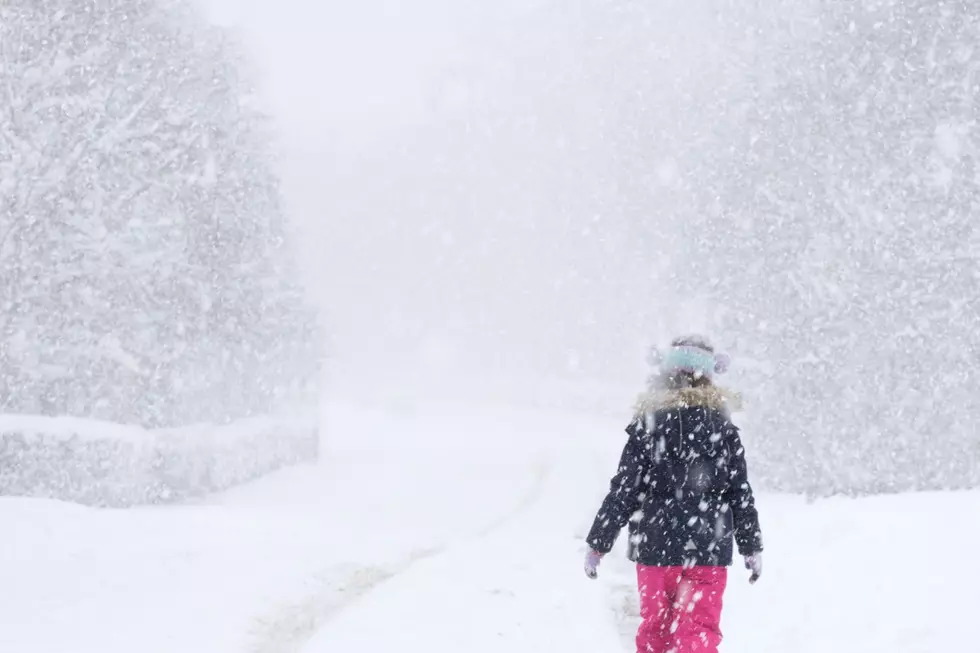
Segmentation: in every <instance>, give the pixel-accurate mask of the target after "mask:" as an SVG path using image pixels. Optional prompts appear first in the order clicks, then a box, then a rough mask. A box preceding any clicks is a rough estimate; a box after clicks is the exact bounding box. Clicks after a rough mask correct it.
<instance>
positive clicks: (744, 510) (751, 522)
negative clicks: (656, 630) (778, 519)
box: [587, 386, 762, 566]
mask: <svg viewBox="0 0 980 653" xmlns="http://www.w3.org/2000/svg"><path fill="white" fill-rule="evenodd" d="M626 432H627V434H628V435H629V439H628V440H627V442H626V446H625V447H624V448H623V454H622V456H621V458H620V461H619V469H618V471H617V473H616V475H615V476H613V478H612V481H611V482H610V489H609V494H608V495H606V498H605V500H604V501H603V502H602V507H601V508H600V509H599V512H598V514H597V515H596V518H595V521H594V523H593V524H592V529H591V531H590V532H589V536H588V538H587V542H588V544H589V546H591V547H592V548H593V549H595V550H596V551H599V552H600V553H608V552H609V550H610V549H612V546H613V544H614V543H615V541H616V538H617V536H618V535H619V532H620V530H621V529H622V528H623V527H624V526H626V525H627V523H628V522H630V521H631V520H632V521H633V522H635V523H633V524H631V528H630V531H631V535H632V536H633V539H634V542H635V559H636V561H637V562H639V563H640V564H643V565H650V566H685V565H720V566H727V565H730V564H731V563H732V539H733V537H734V540H735V542H736V543H737V545H738V550H739V553H741V554H742V555H748V554H751V553H756V552H759V551H762V534H761V532H760V529H759V516H758V513H757V512H756V509H755V499H754V497H753V495H752V487H751V486H750V485H749V479H748V474H747V471H746V465H745V450H744V448H743V447H742V442H741V439H740V438H739V434H738V428H737V427H736V426H735V425H734V424H732V422H731V419H730V418H729V413H728V410H727V407H726V404H725V395H724V394H723V393H722V392H721V391H720V390H719V389H717V388H715V387H713V386H707V387H702V388H684V389H681V390H675V391H665V392H663V393H659V394H653V395H651V396H650V397H648V398H647V399H646V401H644V402H643V404H642V405H641V406H640V408H639V410H638V411H637V415H636V417H635V418H634V420H633V421H632V422H631V423H630V425H629V426H628V427H627V428H626Z"/></svg>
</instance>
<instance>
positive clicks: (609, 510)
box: [586, 425, 649, 553]
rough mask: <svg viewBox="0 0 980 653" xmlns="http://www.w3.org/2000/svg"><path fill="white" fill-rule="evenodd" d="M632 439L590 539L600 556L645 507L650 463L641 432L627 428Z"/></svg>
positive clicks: (594, 523) (620, 461)
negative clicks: (641, 508) (644, 492)
mask: <svg viewBox="0 0 980 653" xmlns="http://www.w3.org/2000/svg"><path fill="white" fill-rule="evenodd" d="M626 432H627V433H629V439H628V440H627V441H626V445H625V446H624V447H623V453H622V455H621V456H620V459H619V467H618V469H617V470H616V475H615V476H613V477H612V480H611V481H610V482H609V493H608V494H607V495H606V498H605V499H604V500H603V502H602V506H601V507H600V508H599V512H598V513H597V514H596V516H595V520H594V521H593V522H592V529H591V530H590V531H589V535H588V537H587V538H586V542H587V543H588V545H589V546H590V547H592V548H593V549H594V550H595V551H598V552H599V553H608V552H609V551H610V550H611V549H612V547H613V544H615V543H616V537H617V536H618V535H619V531H620V530H622V528H623V527H624V526H626V524H627V523H628V522H629V520H630V517H631V516H632V515H633V513H635V512H636V511H637V510H639V509H640V506H641V504H642V498H641V495H642V493H643V491H644V489H645V487H646V485H647V481H648V479H647V474H648V473H649V469H648V468H649V462H648V460H649V459H648V457H647V452H646V451H645V450H644V446H643V441H642V440H641V438H640V431H639V430H638V429H636V428H633V425H630V428H627V430H626Z"/></svg>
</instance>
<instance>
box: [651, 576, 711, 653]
mask: <svg viewBox="0 0 980 653" xmlns="http://www.w3.org/2000/svg"><path fill="white" fill-rule="evenodd" d="M636 576H637V585H638V587H639V590H640V616H641V617H642V618H643V623H641V624H640V629H639V630H638V631H637V632H636V650H637V653H717V652H718V645H719V644H721V627H720V624H721V605H722V595H723V594H724V593H725V585H726V584H727V582H728V568H727V567H688V568H684V567H647V566H645V565H637V566H636Z"/></svg>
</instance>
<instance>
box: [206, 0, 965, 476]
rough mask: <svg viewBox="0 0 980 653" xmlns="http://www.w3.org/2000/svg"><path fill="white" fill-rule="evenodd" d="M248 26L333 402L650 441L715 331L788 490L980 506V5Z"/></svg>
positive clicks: (816, 6)
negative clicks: (696, 336) (324, 332)
mask: <svg viewBox="0 0 980 653" xmlns="http://www.w3.org/2000/svg"><path fill="white" fill-rule="evenodd" d="M233 13H234V12H233ZM226 18H227V19H228V20H229V23H232V24H237V25H240V26H244V27H245V28H246V31H247V33H248V35H249V39H250V42H251V43H252V44H253V46H254V47H255V52H256V53H257V54H258V57H259V60H260V61H261V62H262V65H263V66H264V71H265V82H264V83H265V88H266V89H267V90H268V92H269V97H271V98H273V102H274V103H275V111H276V112H277V115H278V116H279V126H280V130H281V133H282V137H283V141H284V143H285V144H286V145H285V147H286V151H287V152H288V153H289V154H288V156H287V157H286V159H287V164H286V166H287V167H286V169H285V172H284V174H285V179H286V181H287V189H288V197H289V198H290V199H289V201H290V202H291V206H292V207H293V208H294V209H295V211H296V215H297V216H299V217H300V219H301V221H302V222H303V224H304V226H305V229H306V230H307V233H308V234H309V235H308V237H307V239H306V243H305V244H306V247H307V252H306V257H307V259H308V260H309V261H311V262H312V264H311V266H310V268H309V269H310V270H311V271H312V274H313V276H314V281H313V284H314V286H315V287H316V289H317V294H318V297H320V298H321V302H322V304H321V305H322V306H323V308H324V309H325V311H326V313H327V314H328V315H329V318H328V322H329V324H330V330H331V340H330V347H331V351H332V353H333V358H332V361H331V367H330V370H328V372H327V374H328V376H330V375H334V379H335V382H336V383H338V384H341V385H343V384H344V383H353V382H354V380H355V379H369V380H370V382H372V383H374V384H375V385H376V386H384V387H388V386H394V387H395V388H396V389H395V390H393V391H392V394H395V395H397V394H398V393H399V392H401V393H407V394H411V393H412V392H417V391H419V388H420V387H425V388H426V391H433V392H435V391H436V389H435V388H437V387H442V388H443V389H447V388H454V389H456V391H459V390H458V389H459V388H460V387H463V388H468V389H470V390H471V391H473V392H476V393H479V392H481V391H482V388H484V387H485V384H487V383H489V381H490V380H491V379H498V380H500V381H499V382H498V383H496V384H495V385H493V387H492V389H491V390H489V391H488V392H490V393H497V394H499V395H506V394H508V393H509V395H511V396H512V397H513V396H515V395H522V396H523V398H525V399H527V398H538V399H540V400H542V401H543V400H545V398H547V401H551V402H558V403H562V402H564V404H565V405H568V404H582V405H585V402H589V401H590V397H589V396H588V395H589V394H590V393H592V394H594V395H596V396H598V397H600V398H601V401H599V403H600V404H601V406H602V407H603V408H605V409H608V410H620V411H621V412H622V414H623V416H624V418H626V417H627V416H628V410H629V402H630V401H631V399H632V392H634V390H635V389H639V387H640V383H641V380H642V378H643V375H644V373H645V371H646V369H645V364H644V362H643V358H644V353H645V351H646V348H647V347H648V346H649V345H650V344H651V343H653V342H662V341H663V340H664V339H666V338H668V337H670V336H671V335H672V334H674V333H676V332H678V331H690V330H697V331H702V332H706V333H708V334H709V335H710V336H712V337H713V338H714V339H715V341H716V343H717V344H718V345H719V346H721V347H723V348H725V349H727V350H728V351H730V352H731V353H732V354H733V356H734V359H735V366H734V369H733V372H732V374H731V375H730V377H729V378H726V379H725V383H729V384H731V385H734V386H735V387H737V388H738V389H740V390H741V391H743V392H744V393H745V396H746V411H745V414H744V416H742V422H743V423H744V425H745V429H746V431H747V436H746V437H747V438H748V439H750V440H751V442H752V449H753V458H754V460H755V461H756V466H757V467H758V468H759V469H758V472H759V474H760V476H761V478H762V479H764V482H765V483H766V484H767V485H770V486H774V487H777V488H781V489H790V490H799V489H806V490H808V491H812V492H816V493H824V492H834V491H842V490H843V491H888V490H898V489H907V488H927V487H928V488H935V487H961V486H964V485H971V484H974V485H975V484H976V483H977V481H978V480H980V479H978V477H977V471H976V470H977V466H976V465H975V464H974V461H976V460H977V457H978V455H980V440H978V437H977V435H976V432H975V429H974V428H973V426H972V424H973V422H974V419H975V417H976V415H977V413H978V409H980V407H978V403H977V402H978V399H977V392H976V388H977V385H976V380H977V379H976V375H975V373H974V372H973V366H974V363H975V362H976V353H975V352H976V349H975V347H976V343H977V339H978V336H977V335H976V329H975V328H974V325H975V324H976V320H977V310H978V303H977V301H978V300H977V292H976V291H977V288H978V272H977V266H976V261H977V256H978V253H980V248H978V246H980V227H978V226H977V221H976V218H975V217H974V215H973V214H974V212H975V210H976V203H977V200H978V197H980V195H978V193H977V183H978V180H980V178H978V176H977V169H976V156H977V145H978V142H980V141H978V136H977V128H976V119H977V108H976V101H975V97H976V91H977V84H978V79H977V74H976V71H977V58H976V53H975V44H976V43H977V42H978V41H977V37H978V24H977V21H978V18H980V10H978V9H977V8H976V7H975V6H974V5H972V4H971V3H968V2H953V3H942V4H938V3H933V2H928V1H914V0H909V1H904V2H879V1H875V2H850V1H843V0H842V1H837V2H834V1H831V2H825V1H820V2H817V1H816V0H789V1H786V2H777V3H769V2H722V3H719V2H707V1H693V2H687V1H684V2H680V1H677V2H674V1H670V0H666V1H661V2H656V3H643V2H609V3H594V2H577V1H570V2H549V1H547V0H541V1H538V2H510V3H508V2H500V3H479V2H452V3H450V2H433V1H426V2H413V3H398V2H363V3H357V4H356V5H355V4H351V3H322V4H321V3H304V2H300V1H299V0H290V1H287V2H285V3H275V5H274V6H272V5H271V4H269V5H266V4H262V3H259V2H256V3H253V4H252V5H249V6H248V7H247V8H241V7H239V10H238V13H237V14H236V15H230V14H229V15H227V16H226ZM420 384H421V386H420ZM398 388H401V389H400V390H399V389H398ZM611 389H615V390H614V391H611ZM615 395H618V396H619V400H618V401H619V402H620V403H619V404H618V405H616V404H614V401H615V399H614V396H615ZM588 405H590V406H593V405H595V402H593V403H591V404H588ZM607 436H612V437H613V438H615V435H614V434H597V437H607ZM610 446H614V445H613V444H612V442H611V443H610Z"/></svg>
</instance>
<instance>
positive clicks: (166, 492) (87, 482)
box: [0, 415, 318, 507]
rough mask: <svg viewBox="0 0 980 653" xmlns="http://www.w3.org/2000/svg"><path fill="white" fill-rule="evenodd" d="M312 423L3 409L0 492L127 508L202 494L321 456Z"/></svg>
mask: <svg viewBox="0 0 980 653" xmlns="http://www.w3.org/2000/svg"><path fill="white" fill-rule="evenodd" d="M317 449H318V436H317V430H316V427H315V426H313V425H312V424H311V423H309V422H301V421H289V420H283V419H274V418H268V417H265V418H253V419H247V420H242V421H238V422H234V423H232V424H228V425H223V426H216V425H200V426H193V427H184V428H179V429H160V430H152V431H147V430H143V429H140V428H137V427H129V426H122V425H119V424H113V423H108V422H97V421H93V420H83V419H75V418H62V417H35V416H26V415H2V416H0V495H5V496H31V497H42V498H50V499H60V500H63V501H72V502H75V503H81V504H85V505H91V506H104V507H126V506H134V505H140V504H158V503H168V502H174V501H181V500H185V499H189V498H193V497H200V496H204V495H207V494H209V493H212V492H217V491H220V490H224V489H227V488H230V487H232V486H234V485H237V484H240V483H243V482H245V481H248V480H251V479H254V478H257V477H259V476H262V475H264V474H267V473H269V472H271V471H274V470H276V469H278V468H281V467H284V466H287V465H293V464H296V463H301V462H307V461H312V460H315V459H316V457H317Z"/></svg>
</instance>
